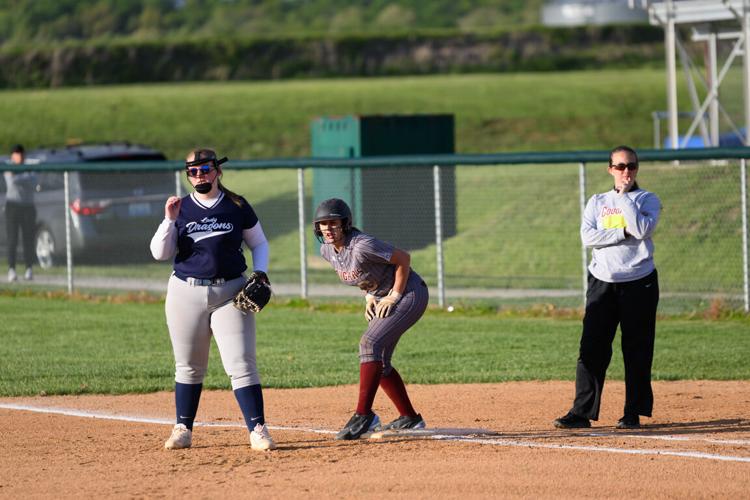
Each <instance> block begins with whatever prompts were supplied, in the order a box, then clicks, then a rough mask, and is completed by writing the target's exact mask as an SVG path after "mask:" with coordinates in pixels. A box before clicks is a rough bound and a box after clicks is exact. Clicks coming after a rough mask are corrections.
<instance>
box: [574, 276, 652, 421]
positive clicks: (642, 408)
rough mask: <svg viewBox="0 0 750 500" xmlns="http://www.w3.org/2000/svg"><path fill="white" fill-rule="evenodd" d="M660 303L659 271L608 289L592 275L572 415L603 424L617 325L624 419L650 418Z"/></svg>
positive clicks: (609, 286) (612, 285)
mask: <svg viewBox="0 0 750 500" xmlns="http://www.w3.org/2000/svg"><path fill="white" fill-rule="evenodd" d="M658 303H659V280H658V276H657V273H656V270H654V272H653V273H651V274H649V275H648V276H646V277H645V278H641V279H639V280H635V281H629V282H626V283H607V282H605V281H600V280H598V279H596V278H594V277H593V276H592V275H591V274H589V278H588V290H587V292H586V314H585V316H584V318H583V334H582V335H581V347H580V351H579V356H578V366H577V368H576V397H575V401H574V402H573V408H572V410H571V411H572V412H573V413H574V414H576V415H578V416H581V417H586V418H589V419H591V420H598V419H599V407H600V406H601V398H602V391H603V389H604V377H605V375H606V373H607V367H608V366H609V362H610V360H611V359H612V341H613V340H614V338H615V333H616V332H617V325H618V324H619V325H620V331H621V334H622V356H623V361H624V362H625V411H624V413H626V414H633V415H645V416H647V417H650V416H651V411H652V410H653V406H654V393H653V391H652V390H651V362H652V361H653V358H654V337H655V333H656V332H655V330H656V306H657V304H658Z"/></svg>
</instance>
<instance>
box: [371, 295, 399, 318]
mask: <svg viewBox="0 0 750 500" xmlns="http://www.w3.org/2000/svg"><path fill="white" fill-rule="evenodd" d="M399 300H401V294H400V293H398V292H394V291H393V290H391V293H389V294H388V295H387V296H385V297H383V298H382V299H380V302H378V305H377V306H376V307H375V314H376V315H377V316H378V318H385V317H387V316H388V315H389V314H391V309H392V308H393V306H395V305H396V303H397V302H398V301H399Z"/></svg>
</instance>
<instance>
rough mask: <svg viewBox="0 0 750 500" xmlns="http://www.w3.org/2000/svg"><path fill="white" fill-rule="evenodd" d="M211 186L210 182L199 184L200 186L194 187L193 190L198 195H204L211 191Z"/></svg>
mask: <svg viewBox="0 0 750 500" xmlns="http://www.w3.org/2000/svg"><path fill="white" fill-rule="evenodd" d="M211 186H213V184H211V183H210V182H201V183H200V184H196V185H195V190H196V191H198V192H199V193H200V194H206V193H208V192H209V191H211Z"/></svg>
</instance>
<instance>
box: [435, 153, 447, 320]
mask: <svg viewBox="0 0 750 500" xmlns="http://www.w3.org/2000/svg"><path fill="white" fill-rule="evenodd" d="M432 182H433V185H434V187H435V257H436V258H437V283H438V304H439V305H440V307H445V281H444V278H445V275H444V270H443V217H442V212H443V204H442V201H441V200H440V165H435V166H434V167H432Z"/></svg>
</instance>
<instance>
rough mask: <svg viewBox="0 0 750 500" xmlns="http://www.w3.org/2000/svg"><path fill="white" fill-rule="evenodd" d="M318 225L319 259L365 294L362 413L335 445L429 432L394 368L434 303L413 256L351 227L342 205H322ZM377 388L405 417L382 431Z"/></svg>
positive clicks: (346, 208) (335, 202)
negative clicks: (399, 350)
mask: <svg viewBox="0 0 750 500" xmlns="http://www.w3.org/2000/svg"><path fill="white" fill-rule="evenodd" d="M313 225H314V230H315V235H316V236H317V237H318V239H319V240H320V241H321V243H323V244H322V245H321V247H320V254H321V255H322V256H323V258H324V259H325V260H327V261H328V262H329V263H330V264H331V266H333V268H334V269H335V270H336V272H337V273H338V275H339V278H340V279H341V281H343V282H344V283H346V284H347V285H351V286H357V287H359V288H360V289H362V290H363V291H365V292H366V295H365V318H366V319H367V330H365V332H364V334H363V335H362V338H361V339H360V342H359V362H360V365H359V399H358V402H357V410H356V412H355V413H354V415H353V416H352V417H351V418H350V419H349V421H348V422H347V423H346V425H345V426H344V428H343V429H341V431H339V433H338V434H337V435H336V439H358V438H359V437H360V436H361V435H362V434H364V433H366V432H368V431H373V430H388V429H421V428H424V426H425V422H424V419H423V418H422V415H420V414H418V413H417V412H416V411H415V410H414V407H413V406H412V404H411V401H410V400H409V395H408V394H407V392H406V387H405V386H404V382H403V381H402V380H401V376H400V375H399V374H398V372H397V371H396V369H395V368H393V366H391V357H392V356H393V351H394V349H395V348H396V344H397V343H398V341H399V339H400V338H401V335H403V334H404V332H406V330H408V329H409V328H410V327H411V326H412V325H413V324H414V323H416V322H417V320H419V318H421V317H422V314H424V311H425V309H426V308H427V302H428V300H429V293H428V291H427V285H425V282H424V281H423V280H422V278H420V276H419V275H418V274H417V273H415V272H414V271H413V270H412V269H411V268H410V267H409V264H410V262H411V257H410V256H409V254H408V253H406V252H405V251H403V250H400V249H398V248H395V247H393V246H392V245H390V244H388V243H385V242H383V241H380V240H378V239H376V238H374V237H372V236H370V235H367V234H365V233H363V232H361V231H359V230H358V229H357V228H355V227H353V226H352V213H351V210H350V209H349V206H348V205H347V204H346V203H345V202H344V201H343V200H340V199H338V198H332V199H330V200H326V201H324V202H322V203H321V204H320V205H319V206H318V208H317V210H316V211H315V218H314V219H313ZM378 386H380V387H382V388H383V391H385V393H386V395H387V396H388V397H389V398H390V399H391V401H393V404H394V405H395V406H396V409H397V410H398V412H399V415H400V416H399V417H398V418H397V419H396V420H394V421H392V422H391V423H389V424H386V425H380V419H379V418H378V416H377V415H375V413H373V411H372V403H373V401H374V399H375V393H376V392H377V390H378Z"/></svg>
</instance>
